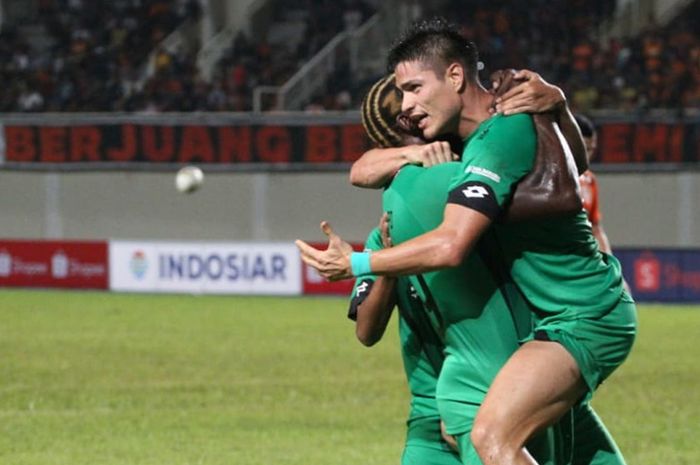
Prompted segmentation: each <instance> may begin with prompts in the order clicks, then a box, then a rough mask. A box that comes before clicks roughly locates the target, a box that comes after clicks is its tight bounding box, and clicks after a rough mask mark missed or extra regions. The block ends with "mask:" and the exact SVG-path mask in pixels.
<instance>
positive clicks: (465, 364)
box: [383, 163, 530, 433]
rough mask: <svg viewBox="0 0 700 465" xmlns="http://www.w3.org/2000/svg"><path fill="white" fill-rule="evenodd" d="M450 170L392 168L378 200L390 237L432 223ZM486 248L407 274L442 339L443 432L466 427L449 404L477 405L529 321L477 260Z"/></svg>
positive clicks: (467, 419)
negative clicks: (433, 268)
mask: <svg viewBox="0 0 700 465" xmlns="http://www.w3.org/2000/svg"><path fill="white" fill-rule="evenodd" d="M458 169H459V164H458V163H447V164H443V165H438V166H435V167H433V168H429V169H424V168H419V167H415V166H407V167H404V168H402V169H401V171H399V173H398V174H397V176H396V177H395V178H394V180H393V181H392V183H391V185H390V186H389V187H388V188H387V190H386V191H385V193H384V198H383V204H384V209H385V210H386V212H387V213H388V214H389V215H390V222H389V225H390V233H391V238H392V241H393V242H394V243H396V244H399V243H401V242H405V241H407V240H409V239H412V238H413V237H416V236H418V235H420V234H422V233H424V232H426V231H430V230H432V229H434V228H435V227H437V226H438V225H439V224H440V222H441V221H442V218H443V211H444V205H445V201H446V199H447V185H448V182H449V180H450V179H451V178H453V177H454V176H455V174H456V172H457V171H458ZM488 239H489V237H486V238H484V240H485V241H486V240H488ZM488 249H489V248H488V247H486V246H485V244H484V243H483V242H482V243H481V244H480V245H479V246H478V247H477V250H478V252H477V253H473V254H470V256H469V257H467V258H466V259H465V260H464V261H463V262H462V264H461V265H459V266H458V267H455V268H448V269H443V270H438V271H433V272H430V273H425V274H423V275H421V276H416V277H410V278H409V279H410V280H411V281H412V282H413V283H414V287H415V288H416V289H417V290H418V292H419V295H420V296H421V298H422V300H423V301H424V302H425V303H426V311H427V312H428V318H429V319H430V321H431V322H432V324H433V327H434V328H435V330H436V332H437V333H438V335H440V337H441V338H442V339H443V340H444V342H445V353H446V356H447V357H446V360H445V362H444V364H443V370H442V373H441V375H440V380H439V382H438V388H437V397H438V407H439V408H440V414H441V416H442V418H443V420H444V421H445V423H446V425H447V428H448V432H450V433H459V432H463V431H466V430H468V429H470V428H471V422H472V421H473V418H471V416H469V415H465V414H463V413H462V412H465V411H466V410H465V409H463V408H461V407H460V406H459V405H457V404H458V403H471V404H474V405H479V404H481V402H482V400H483V397H484V395H485V394H486V392H487V390H488V388H489V386H490V384H491V382H492V381H493V378H494V377H495V376H496V374H497V373H498V371H499V370H500V368H501V367H502V366H503V364H504V363H505V362H506V360H508V358H509V357H510V356H511V354H512V353H513V352H514V351H515V350H516V349H517V348H518V339H519V335H518V331H517V325H516V321H520V322H521V323H520V324H521V326H523V327H527V328H529V325H530V314H529V311H528V310H526V309H525V310H523V311H518V312H516V313H512V312H511V308H510V307H509V305H508V303H507V294H506V293H504V292H501V288H500V285H501V284H503V283H502V282H501V279H500V275H499V273H498V270H496V269H489V268H487V266H486V265H485V262H484V260H483V259H482V257H486V256H487V255H488ZM489 263H491V261H490V260H489ZM521 308H522V307H521Z"/></svg>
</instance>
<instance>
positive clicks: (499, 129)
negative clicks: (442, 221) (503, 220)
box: [447, 114, 537, 219]
mask: <svg viewBox="0 0 700 465" xmlns="http://www.w3.org/2000/svg"><path fill="white" fill-rule="evenodd" d="M536 148H537V136H536V133H535V126H534V124H533V122H532V117H531V116H530V115H526V114H518V115H513V116H500V115H499V116H494V117H493V118H492V119H491V120H488V121H486V122H485V123H484V124H482V125H481V126H479V128H478V129H477V131H476V133H475V134H474V135H473V136H472V137H471V138H470V139H469V140H468V141H467V145H466V147H465V150H464V153H463V155H462V166H461V169H460V171H459V172H458V173H457V174H456V175H455V177H454V178H452V181H451V182H450V186H449V196H448V199H447V203H454V204H458V205H462V206H464V207H467V208H471V209H473V210H476V211H478V212H480V213H483V214H484V215H486V216H488V217H489V218H491V219H495V218H496V217H497V216H498V215H499V214H500V213H501V211H502V210H503V209H504V208H505V206H506V205H507V204H508V202H509V201H510V199H511V197H512V195H513V191H514V190H515V185H516V184H517V183H518V182H519V181H520V180H521V179H522V178H523V177H524V176H525V175H526V174H527V173H529V172H530V171H531V170H532V167H533V164H534V160H535V151H536Z"/></svg>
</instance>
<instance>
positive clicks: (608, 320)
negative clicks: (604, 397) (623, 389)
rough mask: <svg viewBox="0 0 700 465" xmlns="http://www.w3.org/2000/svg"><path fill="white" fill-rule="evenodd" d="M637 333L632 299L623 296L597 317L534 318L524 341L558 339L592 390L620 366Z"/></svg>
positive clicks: (555, 340)
mask: <svg viewBox="0 0 700 465" xmlns="http://www.w3.org/2000/svg"><path fill="white" fill-rule="evenodd" d="M636 334H637V310H636V307H635V305H634V302H632V301H631V300H627V299H626V298H624V297H623V299H622V300H620V302H619V303H618V304H617V305H616V306H615V307H613V308H612V309H611V310H610V311H608V312H607V313H606V314H604V315H601V316H599V317H597V318H587V317H582V318H578V319H572V320H562V319H558V318H557V315H554V316H548V317H546V318H543V319H537V318H536V321H535V328H534V331H533V334H531V335H530V337H529V338H528V339H527V340H533V339H535V340H542V341H554V342H558V343H559V344H561V345H562V346H564V348H565V349H566V350H567V351H568V352H569V353H570V354H571V355H572V356H573V357H574V359H575V360H576V363H577V364H578V367H579V369H580V370H581V375H582V377H583V379H584V381H585V382H586V385H587V386H588V395H587V396H586V398H585V399H584V400H588V399H590V396H591V395H592V393H593V391H595V390H596V388H597V387H598V386H599V385H600V383H602V382H603V381H604V380H605V379H606V378H607V377H608V376H610V374H611V373H612V372H613V371H615V369H616V368H617V367H619V366H620V365H622V362H624V361H625V359H626V358H627V356H628V355H629V353H630V351H631V350H632V345H633V343H634V338H635V336H636Z"/></svg>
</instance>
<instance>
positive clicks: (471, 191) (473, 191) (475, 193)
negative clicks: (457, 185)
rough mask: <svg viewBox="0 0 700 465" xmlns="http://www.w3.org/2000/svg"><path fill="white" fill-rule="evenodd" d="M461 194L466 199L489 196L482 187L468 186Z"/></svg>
mask: <svg viewBox="0 0 700 465" xmlns="http://www.w3.org/2000/svg"><path fill="white" fill-rule="evenodd" d="M462 193H463V194H464V196H465V197H466V198H468V199H483V198H485V197H488V195H489V191H488V190H487V189H486V188H485V187H484V186H468V187H467V188H466V189H464V190H463V191H462Z"/></svg>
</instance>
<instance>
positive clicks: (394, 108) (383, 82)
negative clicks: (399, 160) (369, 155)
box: [362, 73, 402, 148]
mask: <svg viewBox="0 0 700 465" xmlns="http://www.w3.org/2000/svg"><path fill="white" fill-rule="evenodd" d="M400 113H401V94H400V93H399V90H398V89H397V88H396V79H395V77H394V74H393V73H392V74H389V75H387V76H384V77H383V78H382V79H380V80H379V81H377V82H376V83H375V84H374V85H373V86H372V88H371V89H370V90H369V92H367V95H366V96H365V98H364V100H363V101H362V126H364V128H365V131H367V135H368V136H369V138H370V139H372V141H373V142H374V143H375V144H376V145H377V146H378V147H382V148H386V147H398V146H400V145H402V134H401V133H400V132H399V130H398V128H397V125H396V119H397V117H398V116H399V114H400Z"/></svg>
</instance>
